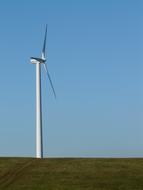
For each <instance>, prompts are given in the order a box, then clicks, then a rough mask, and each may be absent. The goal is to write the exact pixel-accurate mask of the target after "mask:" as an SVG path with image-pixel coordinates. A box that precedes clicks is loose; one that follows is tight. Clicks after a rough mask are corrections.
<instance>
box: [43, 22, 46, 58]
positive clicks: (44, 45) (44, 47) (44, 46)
mask: <svg viewBox="0 0 143 190" xmlns="http://www.w3.org/2000/svg"><path fill="white" fill-rule="evenodd" d="M46 39H47V24H46V29H45V37H44V43H43V49H42V59H46V58H45V57H46V55H45V49H46Z"/></svg>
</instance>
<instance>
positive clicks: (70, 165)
mask: <svg viewBox="0 0 143 190" xmlns="http://www.w3.org/2000/svg"><path fill="white" fill-rule="evenodd" d="M0 190H143V159H92V158H87V159H83V158H77V159H73V158H71V159H70V158H65V159H63V158H59V159H52V158H49V159H43V160H40V159H32V158H0Z"/></svg>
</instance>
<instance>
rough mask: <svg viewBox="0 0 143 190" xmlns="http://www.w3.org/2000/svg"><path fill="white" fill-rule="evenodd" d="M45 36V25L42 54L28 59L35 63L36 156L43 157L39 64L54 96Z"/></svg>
mask: <svg viewBox="0 0 143 190" xmlns="http://www.w3.org/2000/svg"><path fill="white" fill-rule="evenodd" d="M46 37H47V25H46V31H45V38H44V44H43V49H42V56H41V58H37V57H31V59H30V61H31V63H33V64H36V158H43V139H42V136H43V135H42V102H41V64H43V65H44V68H45V71H46V73H47V75H48V78H49V81H50V85H51V87H52V90H53V93H54V96H55V97H56V93H55V90H54V87H53V84H52V80H51V77H50V75H49V72H48V69H47V65H46V58H45V48H46Z"/></svg>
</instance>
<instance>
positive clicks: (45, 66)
mask: <svg viewBox="0 0 143 190" xmlns="http://www.w3.org/2000/svg"><path fill="white" fill-rule="evenodd" d="M44 69H45V71H46V74H47V76H48V78H49V81H50V85H51V88H52V90H53V94H54V96H55V98H56V92H55V89H54V86H53V83H52V80H51V77H50V74H49V71H48V69H47V65H46V63H44Z"/></svg>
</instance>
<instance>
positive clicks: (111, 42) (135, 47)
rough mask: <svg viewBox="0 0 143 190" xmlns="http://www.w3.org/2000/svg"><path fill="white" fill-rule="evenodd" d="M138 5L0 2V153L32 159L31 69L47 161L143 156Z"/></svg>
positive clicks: (125, 1) (129, 0)
mask: <svg viewBox="0 0 143 190" xmlns="http://www.w3.org/2000/svg"><path fill="white" fill-rule="evenodd" d="M142 8H143V2H142V1H140V0H139V1H133V0H120V1H119V0H116V1H114V0H108V1H107V0H68V1H67V0H61V1H58V0H37V1H34V0H31V1H28V0H25V1H18V0H13V1H7V0H6V1H1V2H0V23H1V30H0V60H1V61H0V67H1V69H0V156H35V66H34V65H32V64H30V59H29V58H30V57H31V56H39V55H41V48H42V43H43V36H44V30H45V24H46V23H47V24H48V39H47V42H48V44H47V51H48V68H49V71H50V73H51V76H52V80H53V83H54V86H55V89H56V93H57V99H56V100H55V99H54V97H53V95H52V91H51V89H50V86H49V83H48V81H47V78H46V75H45V73H44V70H42V95H43V99H42V102H43V131H44V155H45V157H47V156H50V157H55V156H56V157H58V156H59V157H72V156H74V157H78V156H80V157H82V156H85V157H129V156H133V157H138V156H139V157H142V156H143V24H142V21H143V11H142Z"/></svg>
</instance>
